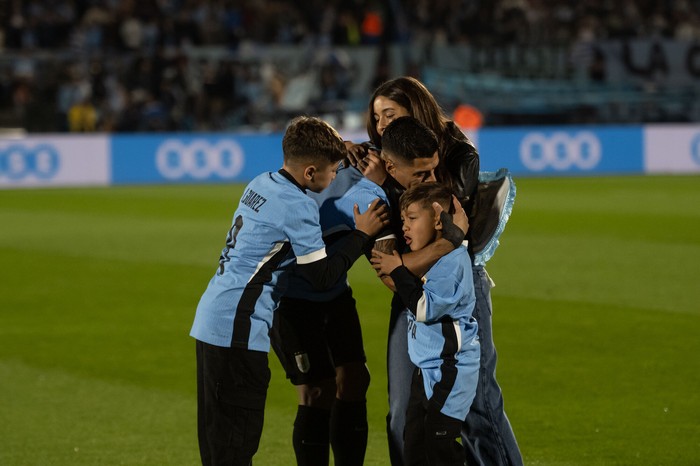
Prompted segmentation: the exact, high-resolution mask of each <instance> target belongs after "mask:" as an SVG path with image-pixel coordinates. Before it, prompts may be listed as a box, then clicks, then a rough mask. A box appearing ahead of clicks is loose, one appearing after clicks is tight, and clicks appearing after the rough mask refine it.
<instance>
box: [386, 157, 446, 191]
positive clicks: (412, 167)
mask: <svg viewBox="0 0 700 466" xmlns="http://www.w3.org/2000/svg"><path fill="white" fill-rule="evenodd" d="M439 161H440V160H439V158H438V153H437V152H435V153H434V154H433V156H432V157H420V158H417V159H413V161H412V163H409V162H407V161H405V160H403V159H399V158H398V157H392V156H391V155H387V160H386V170H387V172H388V173H389V174H390V175H391V176H392V177H394V179H395V180H396V181H398V182H399V184H400V185H401V186H403V187H404V188H406V189H408V188H410V187H411V186H414V185H417V184H418V183H425V182H426V181H436V179H435V168H436V167H437V166H438V162H439Z"/></svg>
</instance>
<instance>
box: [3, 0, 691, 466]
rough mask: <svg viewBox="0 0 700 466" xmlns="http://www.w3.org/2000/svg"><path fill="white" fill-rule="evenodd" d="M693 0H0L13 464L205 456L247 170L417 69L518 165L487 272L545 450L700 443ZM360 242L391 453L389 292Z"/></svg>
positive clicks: (503, 355) (512, 390)
mask: <svg viewBox="0 0 700 466" xmlns="http://www.w3.org/2000/svg"><path fill="white" fill-rule="evenodd" d="M698 11H699V5H698V2H697V1H670V0H669V1H643V0H637V1H627V2H607V1H583V2H567V1H553V2H543V1H536V0H530V1H524V0H522V1H517V0H510V1H506V0H503V1H495V2H485V1H433V2H426V1H422V0H414V1H408V2H397V1H390V2H366V1H352V2H337V1H336V2H318V1H310V2H292V1H271V2H258V1H243V2H233V1H200V2H195V1H176V0H173V1H168V0H162V1H155V0H153V1H140V2H131V1H126V2H117V1H109V0H106V1H99V0H94V1H89V0H85V1H68V0H49V1H41V2H40V1H11V0H0V46H1V47H2V53H1V54H0V128H3V129H2V133H1V134H0V188H2V189H0V225H1V228H0V263H1V264H2V272H0V273H1V278H2V279H1V280H0V289H1V293H0V296H1V298H0V303H1V304H0V398H1V399H2V400H3V401H2V402H0V421H1V422H0V439H2V440H0V464H3V465H4V464H8V465H44V464H58V465H61V464H71V465H75V464H86V465H93V464H143V465H151V464H173V465H175V464H183V465H184V464H196V461H197V452H196V436H195V426H194V389H195V387H194V360H193V359H194V358H193V354H192V353H193V345H192V342H191V340H190V339H189V337H187V332H188V330H189V326H190V324H191V319H192V317H193V310H194V307H195V305H196V301H197V300H198V298H199V295H200V294H201V292H202V290H203V287H204V286H205V284H206V282H207V280H208V279H209V277H210V275H211V271H212V263H213V261H214V260H215V259H216V257H218V253H219V251H220V248H221V243H222V242H223V236H224V233H225V231H224V229H225V226H224V225H228V223H229V222H230V218H229V217H230V215H231V213H232V211H233V208H234V206H235V203H236V201H237V198H238V196H239V195H240V189H241V187H242V185H241V183H242V182H244V181H246V180H247V179H249V178H250V177H251V176H252V175H254V174H256V173H257V172H259V171H261V170H267V169H275V168H277V167H278V166H279V163H280V161H281V151H280V148H279V141H280V138H281V133H280V132H281V131H282V130H283V128H284V124H285V123H286V121H288V119H289V118H290V117H291V116H293V115H295V114H298V113H308V114H315V115H320V116H323V117H324V118H325V119H327V120H328V121H329V122H331V123H333V124H334V125H336V126H337V127H338V128H339V129H340V130H341V131H342V132H343V134H344V136H346V137H347V138H350V139H358V140H359V139H362V138H363V137H365V136H364V134H363V121H364V111H365V108H366V105H367V99H368V95H369V93H370V92H371V90H372V89H373V88H374V86H376V84H377V83H378V82H381V81H382V80H383V79H386V78H387V77H393V76H397V75H401V74H410V75H414V76H416V77H418V78H420V79H422V80H423V81H424V82H426V84H428V86H429V87H430V89H431V90H433V91H434V92H435V94H436V96H437V97H438V98H439V100H440V103H441V104H442V105H443V106H444V108H445V109H446V110H447V111H448V112H449V113H450V114H452V115H455V117H457V119H458V120H459V119H460V118H461V117H463V116H465V115H466V117H465V118H464V120H460V121H463V122H464V123H466V124H469V125H471V124H473V123H474V122H476V123H480V126H479V125H477V127H465V131H466V132H467V133H468V134H470V136H472V137H473V138H474V140H475V142H476V143H477V145H478V147H479V150H480V153H481V156H482V165H483V167H484V169H488V170H495V169H497V168H500V167H503V166H505V167H508V168H509V169H511V171H512V172H513V173H514V174H515V175H516V178H515V181H516V184H517V187H518V197H517V199H516V206H515V210H514V212H513V217H512V219H511V221H510V223H509V225H508V227H507V229H506V232H505V233H504V236H503V237H502V245H501V246H500V248H499V250H498V253H497V254H496V256H495V257H494V258H493V259H492V261H491V262H490V263H489V272H490V273H491V275H493V277H494V279H495V281H496V282H497V287H496V288H495V289H494V290H493V299H494V326H495V338H496V344H497V348H498V349H499V356H500V359H499V381H500V382H501V384H502V386H503V388H504V395H505V401H506V408H507V412H508V413H509V416H510V417H511V420H512V422H513V424H514V429H515V431H516V435H517V436H518V439H519V441H520V443H521V447H522V450H523V455H524V457H525V461H526V464H532V465H535V464H538V465H565V464H566V465H569V464H570V465H607V464H669V465H670V464H673V465H679V464H683V465H685V464H687V465H693V464H698V462H699V461H700V459H698V457H700V453H699V452H700V440H698V439H700V423H699V422H698V419H700V396H699V395H698V393H699V391H698V387H700V375H698V374H700V362H698V358H697V354H699V351H698V350H700V348H699V344H700V343H699V341H700V340H699V339H698V338H697V335H698V334H700V321H699V316H700V309H699V306H698V302H700V294H699V292H698V289H697V276H698V270H699V267H698V261H699V260H700V236H699V235H698V233H697V232H698V231H700V209H698V205H700V189H699V187H700V183H699V181H700V180H699V179H698V175H697V173H698V172H699V171H700V125H699V124H698V121H700V114H699V112H700V99H698V89H699V88H700V87H699V85H698V79H697V78H698V75H699V74H700V52H699V50H700V49H699V48H698V41H699V40H700V19H699V16H698ZM474 109H476V110H477V112H476V113H474V112H473V110H474ZM475 116H476V118H474V117H475ZM85 133H89V134H85ZM652 175H653V176H652ZM669 175H673V176H669ZM59 187H60V189H58V188H59ZM8 188H33V189H8ZM367 269H368V268H367V267H366V264H363V263H358V264H357V265H356V266H355V267H354V268H353V271H352V276H351V281H352V283H353V286H354V287H355V290H356V294H357V298H358V302H359V304H360V306H361V313H362V320H363V328H364V331H365V338H366V343H367V349H368V354H369V366H370V370H371V372H372V375H373V381H372V387H371V389H370V393H369V395H368V396H369V406H370V445H369V449H368V454H367V464H372V465H375V464H376V465H383V464H387V455H386V449H385V436H384V422H383V417H384V414H385V411H386V395H385V389H384V388H385V382H386V379H385V375H384V374H383V370H384V359H383V358H384V345H385V334H386V324H387V322H386V320H387V319H386V317H387V316H386V307H387V303H388V299H389V296H388V294H387V292H386V291H385V290H383V289H381V287H379V286H378V284H377V282H376V278H374V277H373V276H372V274H371V273H370V272H369V271H368V270H367ZM271 362H272V366H273V370H274V374H275V375H274V376H273V382H272V386H271V389H270V400H269V403H268V410H267V418H266V427H265V434H264V438H263V442H262V445H261V451H260V453H259V457H258V462H259V464H266V465H274V464H279V465H287V464H290V455H291V452H292V449H291V444H290V439H291V424H292V421H293V415H294V414H293V413H294V409H295V406H294V405H295V395H294V393H293V389H292V388H291V387H290V386H289V384H288V383H287V382H286V381H285V380H284V379H283V377H282V374H281V372H280V371H279V366H278V364H277V363H276V361H275V358H274V357H273V358H271Z"/></svg>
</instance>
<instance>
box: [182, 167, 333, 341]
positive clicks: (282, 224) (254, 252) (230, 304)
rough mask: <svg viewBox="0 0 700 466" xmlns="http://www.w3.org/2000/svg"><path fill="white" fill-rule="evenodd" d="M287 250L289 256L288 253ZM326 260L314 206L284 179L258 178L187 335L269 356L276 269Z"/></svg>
mask: <svg viewBox="0 0 700 466" xmlns="http://www.w3.org/2000/svg"><path fill="white" fill-rule="evenodd" d="M290 251H292V252H293V254H290ZM295 256H296V261H297V262H298V263H300V264H305V263H311V262H314V261H317V260H320V259H323V258H324V257H326V250H325V245H324V243H323V239H322V237H321V226H320V224H319V215H318V205H317V204H316V203H315V202H314V201H313V200H312V199H311V198H310V197H309V196H307V195H306V194H305V193H304V191H302V189H301V188H300V187H299V186H298V185H297V184H296V183H295V182H294V181H293V179H291V177H289V175H287V174H286V172H284V174H283V172H282V171H280V172H270V173H263V174H262V175H259V176H257V177H256V178H255V179H254V180H253V181H251V182H250V183H249V184H248V186H247V187H246V188H245V190H244V192H243V196H242V197H241V200H240V202H239V204H238V209H236V212H235V213H234V214H233V222H232V225H231V228H230V230H229V232H228V234H227V236H226V247H225V248H224V249H223V251H222V252H221V257H220V259H219V268H218V269H217V271H216V273H215V274H214V276H213V277H212V279H211V281H210V282H209V285H208V286H207V289H206V290H205V291H204V294H203V295H202V297H201V299H200V301H199V305H198V306H197V313H196V314H195V318H194V324H193V325H192V330H191V331H190V335H191V336H193V337H194V338H196V339H197V340H200V341H203V342H205V343H209V344H211V345H215V346H222V347H236V348H244V349H250V350H257V351H265V352H267V351H269V349H270V338H269V330H270V327H271V326H272V313H273V310H274V309H275V308H276V307H277V303H278V302H279V298H280V296H281V292H282V291H283V289H284V283H283V280H282V281H280V280H279V279H280V274H281V272H282V271H281V268H282V267H285V266H288V265H289V264H290V263H291V262H292V261H293V260H294V258H295Z"/></svg>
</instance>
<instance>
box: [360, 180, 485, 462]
mask: <svg viewBox="0 0 700 466" xmlns="http://www.w3.org/2000/svg"><path fill="white" fill-rule="evenodd" d="M451 200H452V193H451V192H450V190H449V189H448V188H447V187H445V186H444V185H442V184H440V183H422V184H418V185H416V186H414V187H412V188H410V189H408V190H407V191H406V192H405V193H404V194H403V195H402V196H401V199H400V204H399V208H400V210H401V217H402V221H403V233H404V239H405V241H406V245H407V247H408V248H410V249H411V251H417V250H420V249H422V248H424V247H426V246H427V245H429V244H431V243H433V242H434V241H436V240H438V239H440V238H441V237H442V234H443V224H442V221H441V217H440V215H438V214H437V213H436V210H435V209H434V208H433V203H435V202H437V203H438V204H439V205H440V206H441V207H442V208H443V209H444V210H445V211H447V210H448V209H449V208H450V207H451V204H452V203H451ZM372 264H373V266H374V268H375V270H377V272H378V273H379V274H382V273H384V274H390V276H391V278H392V279H393V280H394V284H395V286H396V290H397V293H398V295H399V296H400V297H401V299H402V301H403V303H404V305H405V306H406V307H407V308H408V310H409V311H410V312H409V314H408V352H409V355H410V358H411V361H412V362H413V363H414V364H415V365H416V367H417V368H416V371H415V372H414V375H413V381H412V385H411V397H410V401H409V404H408V408H407V411H406V427H405V430H404V460H405V462H406V464H407V465H455V466H457V465H459V466H462V465H463V464H464V462H465V457H464V449H463V448H462V446H461V445H460V444H459V442H458V441H457V439H458V438H459V437H460V430H461V426H462V422H463V421H464V420H465V419H466V417H467V414H468V413H469V407H470V405H471V403H472V400H473V399H474V395H475V393H476V386H477V380H478V374H479V356H480V352H479V341H478V337H477V324H476V320H475V319H474V318H473V317H472V311H473V309H474V303H475V295H474V285H473V280H472V271H471V261H470V258H469V254H468V252H467V248H466V245H465V246H463V247H458V248H457V249H455V250H454V251H452V252H450V253H449V254H447V255H445V256H443V257H442V258H440V259H439V260H438V261H437V262H436V263H435V265H433V266H432V267H431V268H430V270H428V272H427V273H426V274H425V276H424V277H422V278H418V277H416V276H414V275H412V274H411V273H410V272H409V270H408V269H407V268H406V267H404V266H403V263H402V259H401V255H400V254H399V253H398V252H397V251H394V252H393V255H388V254H383V253H381V252H379V251H376V250H375V251H373V253H372Z"/></svg>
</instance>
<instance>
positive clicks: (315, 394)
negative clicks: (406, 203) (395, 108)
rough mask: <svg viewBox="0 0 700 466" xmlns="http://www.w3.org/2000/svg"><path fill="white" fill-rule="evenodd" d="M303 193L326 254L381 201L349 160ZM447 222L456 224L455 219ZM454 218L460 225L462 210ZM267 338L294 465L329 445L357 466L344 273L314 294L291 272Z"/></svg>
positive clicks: (361, 444)
mask: <svg viewBox="0 0 700 466" xmlns="http://www.w3.org/2000/svg"><path fill="white" fill-rule="evenodd" d="M430 156H432V152H431V153H430ZM309 196H311V197H312V198H313V199H314V200H315V201H316V202H317V203H318V205H319V210H320V218H321V227H322V229H323V233H324V241H325V242H326V245H327V247H328V250H329V251H333V250H335V248H337V247H338V244H339V240H341V239H342V238H343V237H344V236H345V235H347V234H348V233H349V232H351V231H352V230H353V229H354V227H355V224H354V219H353V215H352V209H353V207H352V206H353V205H354V204H359V205H367V204H369V203H371V202H374V201H375V200H376V199H377V198H380V199H382V201H383V202H386V195H385V194H384V191H383V190H382V189H381V187H380V186H378V185H376V184H375V183H373V182H371V181H369V180H368V179H366V178H364V177H363V176H362V173H361V172H360V171H359V170H358V169H357V168H355V167H352V166H350V165H349V164H344V165H343V166H342V167H341V168H339V170H338V174H337V177H336V178H335V179H334V180H333V182H332V183H331V185H330V186H329V188H328V189H326V190H324V191H323V192H321V193H319V194H315V193H309ZM455 221H456V222H457V223H459V222H460V219H455ZM462 221H463V223H462V224H461V225H462V226H463V227H464V228H466V215H464V216H463V219H462ZM450 227H451V228H453V229H454V231H455V235H457V236H459V235H462V232H463V230H460V229H459V227H458V226H456V225H452V224H450ZM388 238H393V234H392V233H391V230H390V229H389V227H388V226H387V228H386V230H385V231H384V232H382V233H380V234H379V235H377V238H376V240H375V241H383V240H386V239H388ZM452 249H454V245H453V244H452V243H450V242H449V241H446V240H445V241H438V242H436V243H435V244H434V245H431V247H429V248H426V249H425V251H424V254H425V255H426V256H433V260H437V258H438V257H440V256H442V255H443V254H446V253H447V252H449V251H451V250H452ZM292 272H293V270H292ZM271 338H272V345H273V347H274V348H275V351H276V353H277V354H278V356H279V358H280V361H281V363H282V366H283V367H284V368H285V371H286V373H287V377H288V378H289V379H290V380H291V382H292V384H294V385H295V387H296V389H297V393H298V397H299V405H298V408H297V416H296V419H295V422H294V433H293V439H292V440H293V445H294V450H295V455H296V459H297V465H300V466H306V465H313V466H323V465H327V464H328V462H329V450H330V447H331V446H332V448H333V456H334V463H335V465H336V466H355V465H362V464H363V461H364V455H365V450H366V446H367V407H366V398H365V396H366V392H367V388H368V386H369V371H368V370H367V367H366V365H365V363H366V357H365V353H364V348H363V343H362V331H361V327H360V321H359V317H358V313H357V308H356V305H355V300H354V298H353V296H352V291H351V289H350V285H349V283H348V282H347V277H345V276H344V277H342V278H341V279H340V280H338V282H337V283H336V285H335V286H334V287H332V288H330V289H329V290H327V291H325V292H318V291H316V290H314V289H313V288H312V287H311V286H310V284H309V283H308V282H307V281H306V280H304V279H303V278H301V277H300V276H299V275H298V274H295V273H291V274H290V286H289V287H288V290H287V292H286V293H285V295H284V296H283V297H282V299H281V301H280V306H279V308H278V310H277V311H276V313H275V321H274V326H273V332H272V334H271Z"/></svg>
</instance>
